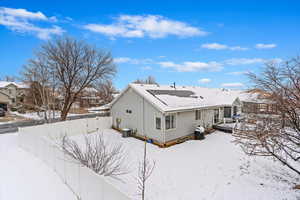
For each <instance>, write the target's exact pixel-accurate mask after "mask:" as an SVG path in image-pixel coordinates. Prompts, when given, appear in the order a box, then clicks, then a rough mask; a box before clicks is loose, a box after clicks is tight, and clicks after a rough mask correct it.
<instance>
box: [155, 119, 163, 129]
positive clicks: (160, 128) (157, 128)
mask: <svg viewBox="0 0 300 200" xmlns="http://www.w3.org/2000/svg"><path fill="white" fill-rule="evenodd" d="M157 118H159V119H160V128H159V129H158V128H157V126H156V119H157ZM154 126H155V130H159V131H161V130H162V120H161V117H160V116H155V117H154Z"/></svg>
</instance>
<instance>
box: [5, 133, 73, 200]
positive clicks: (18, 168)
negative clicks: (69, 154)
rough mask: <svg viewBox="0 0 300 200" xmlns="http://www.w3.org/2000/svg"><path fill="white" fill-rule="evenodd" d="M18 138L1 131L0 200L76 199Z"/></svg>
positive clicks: (15, 135)
mask: <svg viewBox="0 0 300 200" xmlns="http://www.w3.org/2000/svg"><path fill="white" fill-rule="evenodd" d="M17 140H18V137H17V134H4V135H1V134H0V200H75V199H76V198H75V196H74V195H73V193H72V192H71V191H70V190H69V189H68V187H67V186H66V185H64V184H63V182H62V181H61V179H60V178H59V177H58V176H57V175H56V173H55V172H54V171H53V170H52V169H50V168H49V167H48V166H47V165H46V164H45V163H43V162H42V161H41V160H39V159H37V158H36V157H35V156H33V155H32V154H30V153H28V152H26V151H23V150H22V149H20V148H19V147H18V145H17Z"/></svg>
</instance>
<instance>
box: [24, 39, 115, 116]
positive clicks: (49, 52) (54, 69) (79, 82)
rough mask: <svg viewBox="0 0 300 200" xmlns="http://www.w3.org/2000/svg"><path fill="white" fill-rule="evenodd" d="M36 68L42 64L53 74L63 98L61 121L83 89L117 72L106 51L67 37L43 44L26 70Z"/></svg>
mask: <svg viewBox="0 0 300 200" xmlns="http://www.w3.org/2000/svg"><path fill="white" fill-rule="evenodd" d="M36 67H43V69H45V70H47V71H48V73H49V74H51V75H53V76H52V77H53V80H52V81H51V82H50V83H52V84H54V85H55V90H56V92H57V93H59V94H60V96H61V97H62V105H61V120H66V118H67V114H68V112H69V111H70V108H71V107H72V105H73V103H74V102H75V101H76V100H77V98H78V96H79V95H80V93H81V92H82V91H83V89H85V88H86V87H88V86H90V85H93V84H94V83H95V82H96V81H99V80H109V79H110V78H111V77H112V76H114V74H115V73H116V67H115V65H114V64H113V59H112V57H111V55H110V53H109V52H105V51H102V50H98V49H96V48H94V47H92V46H90V45H88V44H86V43H84V42H83V41H77V40H75V39H72V38H68V37H64V38H59V39H56V40H54V41H49V42H48V43H45V44H43V45H42V46H41V48H40V50H39V51H38V52H37V53H36V55H35V58H34V59H31V60H30V61H29V63H28V65H27V68H25V71H28V70H31V71H34V69H35V68H36ZM49 87H50V88H52V87H53V86H52V85H50V86H49Z"/></svg>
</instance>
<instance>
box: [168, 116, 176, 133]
mask: <svg viewBox="0 0 300 200" xmlns="http://www.w3.org/2000/svg"><path fill="white" fill-rule="evenodd" d="M175 120H176V116H175V114H171V115H167V116H166V130H168V129H173V128H175V127H176V126H175V123H176V122H175Z"/></svg>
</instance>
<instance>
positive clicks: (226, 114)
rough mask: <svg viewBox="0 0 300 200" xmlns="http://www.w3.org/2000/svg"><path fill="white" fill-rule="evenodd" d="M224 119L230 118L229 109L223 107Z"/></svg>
mask: <svg viewBox="0 0 300 200" xmlns="http://www.w3.org/2000/svg"><path fill="white" fill-rule="evenodd" d="M224 117H225V118H230V117H231V107H224Z"/></svg>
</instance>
